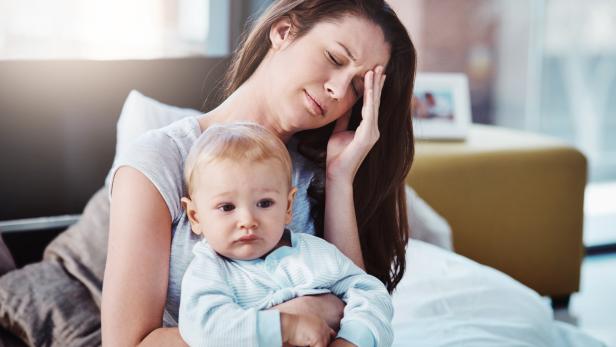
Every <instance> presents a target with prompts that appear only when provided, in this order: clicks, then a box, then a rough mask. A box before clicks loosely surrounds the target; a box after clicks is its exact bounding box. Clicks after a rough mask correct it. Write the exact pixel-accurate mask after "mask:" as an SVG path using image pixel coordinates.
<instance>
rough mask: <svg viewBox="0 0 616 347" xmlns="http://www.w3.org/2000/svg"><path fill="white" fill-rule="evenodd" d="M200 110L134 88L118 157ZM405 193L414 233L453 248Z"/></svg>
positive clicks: (120, 129)
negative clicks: (146, 135) (151, 134)
mask: <svg viewBox="0 0 616 347" xmlns="http://www.w3.org/2000/svg"><path fill="white" fill-rule="evenodd" d="M200 114H201V113H200V112H199V111H197V110H193V109H189V108H180V107H176V106H171V105H167V104H163V103H161V102H159V101H157V100H154V99H152V98H149V97H147V96H144V95H143V94H141V93H139V92H138V91H136V90H132V91H131V92H130V93H129V94H128V97H127V98H126V101H125V102H124V106H123V107H122V113H121V114H120V119H119V120H118V125H117V142H116V157H117V155H118V153H120V152H121V151H122V150H124V148H126V146H127V145H129V144H130V143H131V142H132V141H134V140H136V139H137V138H138V137H139V136H141V135H142V134H144V133H145V132H147V131H148V130H152V129H158V128H162V127H164V126H167V125H169V124H171V123H173V122H175V121H176V120H179V119H182V118H185V117H191V116H192V117H195V116H198V115H200ZM114 163H115V158H114ZM110 178H111V177H110V176H109V175H108V176H107V179H106V180H105V183H106V184H107V185H108V184H109V181H110ZM406 195H407V212H408V220H409V225H410V228H411V237H412V238H415V239H419V240H423V241H425V242H428V243H432V244H434V245H436V246H439V247H442V248H445V249H449V250H451V248H452V247H451V244H452V242H451V229H450V228H449V224H447V222H446V221H445V220H444V219H443V217H441V216H439V215H438V214H437V213H436V212H435V211H434V210H433V209H432V208H431V207H430V206H428V204H427V203H426V202H425V201H423V200H422V199H421V198H420V197H419V196H417V194H416V193H415V192H414V191H413V190H412V189H411V188H409V187H407V190H406Z"/></svg>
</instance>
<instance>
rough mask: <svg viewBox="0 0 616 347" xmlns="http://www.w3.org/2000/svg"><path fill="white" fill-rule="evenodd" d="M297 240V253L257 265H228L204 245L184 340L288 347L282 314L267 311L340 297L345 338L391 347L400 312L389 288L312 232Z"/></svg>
mask: <svg viewBox="0 0 616 347" xmlns="http://www.w3.org/2000/svg"><path fill="white" fill-rule="evenodd" d="M285 233H288V231H285ZM290 238H291V246H290V247H289V246H281V247H279V248H277V249H275V250H274V251H272V252H271V253H270V254H268V255H267V256H266V257H265V259H261V258H259V259H254V260H232V259H227V258H223V257H221V256H219V255H218V254H217V253H216V252H215V251H214V250H212V248H211V247H210V246H209V245H208V244H207V241H205V240H204V241H202V242H198V243H197V244H196V245H195V246H194V248H193V253H194V255H195V257H194V258H193V260H192V262H191V263H190V265H189V266H188V269H187V270H186V273H185V274H184V278H183V280H182V291H181V300H180V312H179V329H180V334H181V335H182V338H183V339H184V340H185V341H186V342H187V343H188V344H189V345H191V346H217V347H222V346H233V347H235V346H242V347H244V346H245V347H249V346H268V347H269V346H280V345H282V334H281V327H280V313H279V312H278V311H277V310H267V309H268V308H271V307H273V306H275V305H278V304H281V303H283V302H285V301H287V300H290V299H293V298H296V297H299V296H304V295H316V294H323V293H333V294H335V295H337V296H338V297H339V298H341V299H342V300H343V301H344V302H345V303H346V307H345V309H344V317H343V319H342V321H341V322H340V331H339V332H338V335H337V337H339V338H344V339H345V340H347V341H349V342H351V343H354V344H355V345H357V346H361V347H364V346H371V347H372V346H379V347H381V346H385V347H386V346H391V344H392V342H393V331H392V327H391V319H392V317H393V306H392V303H391V297H390V296H389V294H388V292H387V290H386V289H385V286H384V285H383V284H382V283H381V282H380V281H379V280H378V279H377V278H375V277H373V276H370V275H368V274H366V273H365V272H364V271H363V270H361V269H360V268H359V267H357V266H356V265H355V264H354V263H353V262H352V261H351V260H350V259H349V258H347V257H346V256H345V255H343V254H342V252H340V251H339V250H338V249H337V248H336V247H335V246H334V245H332V244H330V243H328V242H327V241H325V240H323V239H320V238H318V237H316V236H312V235H308V234H304V233H290Z"/></svg>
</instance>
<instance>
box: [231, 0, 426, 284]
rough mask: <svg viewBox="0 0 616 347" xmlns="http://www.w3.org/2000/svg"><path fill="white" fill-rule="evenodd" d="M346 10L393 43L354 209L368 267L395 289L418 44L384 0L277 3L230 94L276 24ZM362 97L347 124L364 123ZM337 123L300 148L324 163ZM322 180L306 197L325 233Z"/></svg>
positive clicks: (234, 72)
mask: <svg viewBox="0 0 616 347" xmlns="http://www.w3.org/2000/svg"><path fill="white" fill-rule="evenodd" d="M345 15H355V16H359V17H362V18H365V19H367V20H369V21H371V22H373V23H375V24H376V25H378V26H379V27H380V28H381V30H382V31H383V34H384V36H385V41H386V42H387V43H388V44H389V45H390V51H391V55H390V59H389V62H388V64H387V69H386V70H385V74H386V75H387V79H386V82H385V85H384V87H383V91H382V93H381V106H380V109H379V133H380V138H379V140H378V141H377V142H376V144H375V145H374V147H373V148H372V149H371V150H370V152H369V153H368V155H367V157H366V159H365V160H364V162H363V163H362V164H361V166H360V168H359V170H358V172H357V174H356V176H355V181H354V182H353V188H354V200H355V211H356V215H357V225H358V229H359V238H360V242H361V250H362V253H363V257H364V263H365V264H366V271H367V272H368V273H369V274H371V275H373V276H376V277H377V278H379V279H380V280H381V281H382V282H383V283H384V284H385V285H386V286H387V289H388V290H389V291H390V292H393V290H394V289H395V287H396V285H397V284H398V282H400V279H401V278H402V276H403V275H404V271H405V265H406V258H405V254H406V244H407V242H408V239H409V227H408V221H407V215H406V195H405V191H404V181H405V178H406V175H407V174H408V172H409V170H410V168H411V164H412V162H413V156H414V153H415V149H414V142H413V127H412V123H411V113H410V112H411V111H410V101H411V94H412V90H413V83H414V79H415V69H416V52H415V47H414V46H413V43H412V41H411V39H410V37H409V35H408V33H407V31H406V28H405V27H404V25H403V24H402V23H401V22H400V20H399V19H398V17H397V16H396V14H395V13H394V11H393V10H392V9H391V8H390V7H389V5H388V4H387V3H386V2H385V1H383V0H380V1H379V0H278V1H275V2H274V3H273V4H272V5H270V7H269V8H268V9H266V10H265V12H264V13H263V14H262V15H261V16H260V17H259V18H258V19H257V20H256V21H255V22H254V23H252V29H250V30H249V31H247V33H245V36H244V37H243V38H242V42H241V43H240V45H239V48H238V49H237V51H236V52H235V54H234V57H233V59H232V61H231V66H230V68H229V70H228V71H227V76H226V77H227V80H226V81H227V85H226V88H225V96H229V95H230V94H231V93H233V92H234V91H235V90H236V89H237V88H238V87H239V86H240V85H242V83H244V82H245V81H246V80H247V79H248V78H249V77H250V76H251V75H252V74H253V73H254V71H255V70H256V69H257V67H258V66H259V64H260V63H261V61H262V60H263V58H264V57H265V55H266V54H267V52H268V51H269V49H270V47H271V42H270V40H269V32H270V28H271V27H272V25H273V24H275V23H277V22H278V21H279V20H281V19H284V18H287V19H289V20H290V21H291V23H292V25H293V29H292V33H293V35H294V37H295V39H297V38H300V37H301V36H303V35H305V34H306V33H307V32H308V31H310V29H312V27H314V25H316V24H317V23H319V22H322V21H326V20H327V21H335V20H339V19H341V18H342V17H344V16H345ZM361 107H362V101H361V100H360V101H358V102H357V103H356V104H355V105H354V106H353V109H352V113H351V121H350V123H349V129H355V128H357V126H358V125H359V122H360V121H361ZM333 126H334V124H333V123H332V124H330V125H328V126H325V127H323V128H320V129H314V130H306V131H303V132H301V133H299V134H297V136H299V139H300V143H299V150H300V152H301V153H302V154H303V155H305V156H306V157H308V158H310V159H312V160H313V161H315V162H316V163H317V164H318V165H319V166H320V167H321V168H324V167H325V154H326V150H327V141H328V139H329V136H330V135H331V133H332V131H333ZM323 185H324V182H323V179H321V180H315V181H313V182H312V183H311V186H310V188H309V191H308V194H309V196H310V198H311V203H312V210H311V213H312V216H313V218H314V221H315V228H316V230H317V233H318V234H319V235H321V236H322V235H323V228H324V223H323V219H324V206H325V196H324V189H323Z"/></svg>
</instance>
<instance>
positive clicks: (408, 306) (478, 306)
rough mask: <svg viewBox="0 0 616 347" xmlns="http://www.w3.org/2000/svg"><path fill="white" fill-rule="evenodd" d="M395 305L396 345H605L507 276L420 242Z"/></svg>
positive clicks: (411, 253) (412, 250)
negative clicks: (556, 314) (559, 316)
mask: <svg viewBox="0 0 616 347" xmlns="http://www.w3.org/2000/svg"><path fill="white" fill-rule="evenodd" d="M393 302H394V308H395V314H394V319H393V327H394V332H395V340H394V346H399V347H403V346H404V347H408V346H430V347H431V346H434V347H437V346H473V347H481V346H529V347H530V346H533V347H537V346H559V347H560V346H563V347H578V346H580V347H581V346H584V347H594V346H597V347H599V346H605V345H604V344H602V343H601V342H599V341H597V340H595V339H594V338H592V337H590V336H589V335H587V334H585V333H583V332H582V331H581V330H579V329H577V328H575V327H574V326H571V325H568V324H565V323H560V322H555V321H554V320H553V312H552V309H551V308H550V307H549V306H548V305H547V304H546V302H545V301H544V300H542V299H541V297H540V296H539V295H538V294H537V293H536V292H534V291H533V290H531V289H529V288H527V287H525V286H524V285H522V284H521V283H519V282H517V281H515V280H513V279H512V278H511V277H509V276H507V275H505V274H503V273H502V272H499V271H497V270H494V269H492V268H489V267H486V266H483V265H481V264H478V263H476V262H474V261H472V260H470V259H468V258H465V257H462V256H460V255H457V254H454V253H451V252H449V251H446V250H443V249H440V248H437V247H435V246H432V245H429V244H427V243H425V242H422V241H418V240H412V241H411V242H410V244H409V247H408V250H407V272H406V274H405V276H404V278H403V279H402V281H401V283H400V284H399V285H398V288H397V290H396V292H395V293H394V295H393Z"/></svg>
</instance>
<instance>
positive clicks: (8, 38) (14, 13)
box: [0, 0, 209, 59]
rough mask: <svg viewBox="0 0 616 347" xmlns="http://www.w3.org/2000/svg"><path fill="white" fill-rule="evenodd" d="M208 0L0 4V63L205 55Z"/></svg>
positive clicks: (20, 0) (7, 0)
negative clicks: (33, 60)
mask: <svg viewBox="0 0 616 347" xmlns="http://www.w3.org/2000/svg"><path fill="white" fill-rule="evenodd" d="M208 4H209V1H208V0H129V1H126V0H54V1H49V0H0V59H54V58H59V59H66V58H68V59H71V58H77V59H81V58H86V59H123V58H156V57H161V56H178V55H192V54H204V53H206V52H205V49H206V44H205V42H206V39H207V32H208V17H209V13H208V8H209V7H208Z"/></svg>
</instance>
